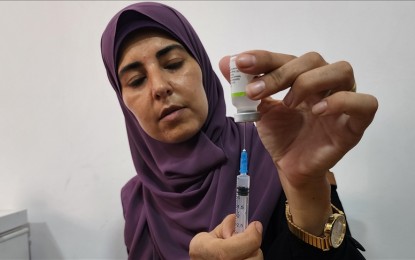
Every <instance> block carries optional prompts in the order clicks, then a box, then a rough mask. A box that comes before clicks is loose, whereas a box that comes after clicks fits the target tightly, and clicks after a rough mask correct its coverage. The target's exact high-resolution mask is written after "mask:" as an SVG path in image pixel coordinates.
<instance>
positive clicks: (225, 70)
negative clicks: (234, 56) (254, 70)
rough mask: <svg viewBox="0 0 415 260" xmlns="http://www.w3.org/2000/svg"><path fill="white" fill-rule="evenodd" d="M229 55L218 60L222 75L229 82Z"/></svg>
mask: <svg viewBox="0 0 415 260" xmlns="http://www.w3.org/2000/svg"><path fill="white" fill-rule="evenodd" d="M230 59H231V56H225V57H223V58H222V59H221V60H220V61H219V69H220V71H221V72H222V75H223V76H224V77H225V78H226V80H227V81H228V82H230V69H229V61H230Z"/></svg>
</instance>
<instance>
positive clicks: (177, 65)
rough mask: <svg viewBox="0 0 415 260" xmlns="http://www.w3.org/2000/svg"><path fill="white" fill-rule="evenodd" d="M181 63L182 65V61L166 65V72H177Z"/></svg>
mask: <svg viewBox="0 0 415 260" xmlns="http://www.w3.org/2000/svg"><path fill="white" fill-rule="evenodd" d="M183 63H184V62H183V61H178V62H172V63H169V64H167V65H166V66H165V68H166V69H168V70H177V69H180V68H181V67H182V66H183Z"/></svg>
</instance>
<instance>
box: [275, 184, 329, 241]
mask: <svg viewBox="0 0 415 260" xmlns="http://www.w3.org/2000/svg"><path fill="white" fill-rule="evenodd" d="M281 183H282V185H283V189H284V192H285V194H286V196H287V201H288V204H289V206H290V213H291V216H292V221H293V222H294V223H295V224H296V225H297V226H299V227H301V228H302V229H303V230H305V231H307V232H309V233H311V234H313V235H316V236H319V235H321V234H322V233H323V230H324V226H325V224H326V222H327V219H328V218H329V217H330V215H331V214H332V208H331V196H330V194H331V186H330V183H329V181H328V180H327V178H325V177H324V178H321V179H318V178H316V179H313V180H312V181H310V182H308V183H305V184H303V185H300V186H296V185H292V184H291V183H290V182H288V181H287V180H286V179H281Z"/></svg>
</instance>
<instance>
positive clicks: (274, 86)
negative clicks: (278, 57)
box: [247, 52, 327, 99]
mask: <svg viewBox="0 0 415 260" xmlns="http://www.w3.org/2000/svg"><path fill="white" fill-rule="evenodd" d="M325 65H327V62H326V61H325V60H324V59H323V57H321V55H320V54H318V53H315V52H310V53H306V54H304V55H302V56H301V57H298V58H296V59H292V60H290V61H289V62H287V63H285V64H283V65H282V66H281V67H278V68H276V69H274V70H272V71H270V72H269V73H266V74H264V75H263V76H261V77H260V78H257V79H255V81H254V82H252V83H250V84H249V85H248V86H247V94H248V95H249V97H250V98H252V99H261V98H264V97H267V96H271V95H273V94H275V93H278V92H279V91H281V90H284V89H286V88H288V87H290V86H292V85H293V84H294V82H295V81H296V80H297V78H298V77H299V76H300V75H301V74H303V73H305V72H307V71H310V70H312V69H315V68H318V67H321V66H325Z"/></svg>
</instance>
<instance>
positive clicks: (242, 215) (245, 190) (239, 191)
mask: <svg viewBox="0 0 415 260" xmlns="http://www.w3.org/2000/svg"><path fill="white" fill-rule="evenodd" d="M239 166H240V167H239V172H240V174H239V175H238V176H237V178H236V223H235V232H236V233H241V232H243V231H244V230H245V229H246V227H247V226H248V210H249V182H250V177H249V175H248V174H247V173H248V153H247V152H246V150H245V148H244V149H243V150H242V152H241V161H240V165H239Z"/></svg>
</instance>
